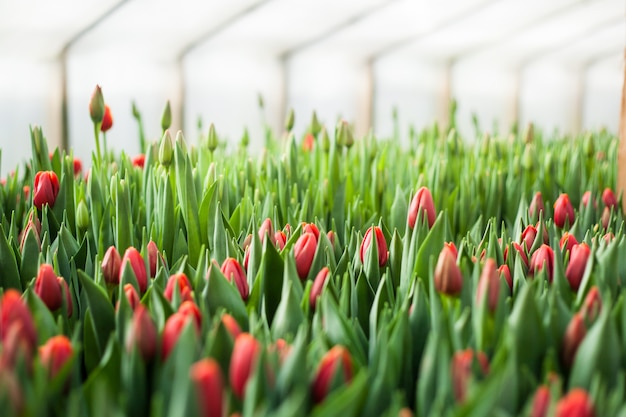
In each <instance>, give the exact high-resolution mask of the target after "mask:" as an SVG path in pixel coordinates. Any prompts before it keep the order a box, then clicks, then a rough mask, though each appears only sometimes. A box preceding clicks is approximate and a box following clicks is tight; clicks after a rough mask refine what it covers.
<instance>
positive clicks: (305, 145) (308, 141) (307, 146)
mask: <svg viewBox="0 0 626 417" xmlns="http://www.w3.org/2000/svg"><path fill="white" fill-rule="evenodd" d="M313 145H315V136H313V135H312V134H311V133H307V134H306V135H305V136H304V139H303V140H302V150H303V151H304V152H310V151H312V150H313Z"/></svg>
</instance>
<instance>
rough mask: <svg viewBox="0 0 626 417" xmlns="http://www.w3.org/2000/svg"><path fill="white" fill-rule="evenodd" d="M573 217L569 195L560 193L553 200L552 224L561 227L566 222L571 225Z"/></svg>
mask: <svg viewBox="0 0 626 417" xmlns="http://www.w3.org/2000/svg"><path fill="white" fill-rule="evenodd" d="M575 219H576V216H575V214H574V207H573V206H572V203H571V202H570V200H569V196H568V195H567V194H561V195H560V196H559V198H557V199H556V201H555V202H554V224H555V225H556V227H559V228H563V227H565V224H566V223H567V224H569V225H570V226H571V225H573V224H574V220H575Z"/></svg>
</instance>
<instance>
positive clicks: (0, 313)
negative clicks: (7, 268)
mask: <svg viewBox="0 0 626 417" xmlns="http://www.w3.org/2000/svg"><path fill="white" fill-rule="evenodd" d="M14 325H16V326H19V327H18V329H19V338H20V339H21V340H24V341H25V342H26V344H27V346H29V348H30V350H31V351H32V350H34V349H35V347H36V346H37V333H36V332H35V325H34V323H33V317H32V316H31V314H30V310H29V309H28V307H26V305H25V304H24V302H23V301H22V298H21V296H20V293H18V292H17V291H16V290H14V289H7V290H6V291H5V292H4V295H3V296H2V299H0V341H2V343H3V344H4V343H5V341H6V339H7V337H8V335H9V331H10V330H11V326H14Z"/></svg>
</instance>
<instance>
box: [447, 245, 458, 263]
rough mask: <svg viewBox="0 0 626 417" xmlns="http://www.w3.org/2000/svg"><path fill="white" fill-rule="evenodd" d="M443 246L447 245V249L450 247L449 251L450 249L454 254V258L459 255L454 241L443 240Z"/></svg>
mask: <svg viewBox="0 0 626 417" xmlns="http://www.w3.org/2000/svg"><path fill="white" fill-rule="evenodd" d="M443 246H445V247H447V248H448V249H450V251H452V255H453V256H454V259H455V260H456V259H457V258H458V257H459V250H458V249H457V248H456V245H455V244H454V242H445V243H444V244H443Z"/></svg>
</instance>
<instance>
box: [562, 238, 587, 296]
mask: <svg viewBox="0 0 626 417" xmlns="http://www.w3.org/2000/svg"><path fill="white" fill-rule="evenodd" d="M590 255H591V249H589V246H587V244H586V243H584V242H583V243H581V244H579V245H574V247H573V248H572V252H571V256H570V259H569V265H567V269H566V270H565V278H567V281H568V282H569V285H570V286H571V287H572V289H573V290H574V291H578V287H580V282H581V281H582V279H583V275H584V274H585V268H586V266H587V261H588V260H589V256H590Z"/></svg>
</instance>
